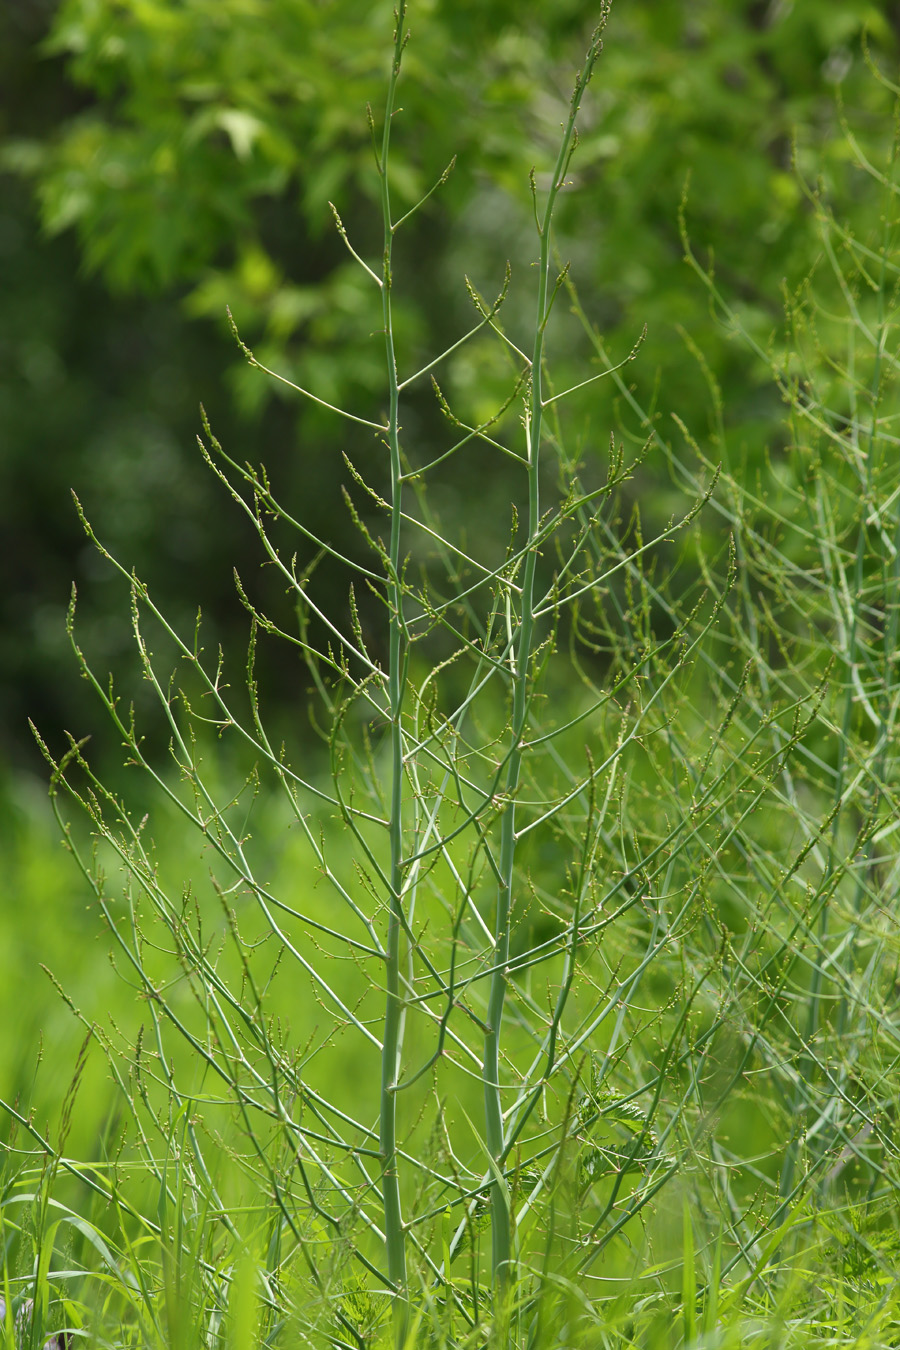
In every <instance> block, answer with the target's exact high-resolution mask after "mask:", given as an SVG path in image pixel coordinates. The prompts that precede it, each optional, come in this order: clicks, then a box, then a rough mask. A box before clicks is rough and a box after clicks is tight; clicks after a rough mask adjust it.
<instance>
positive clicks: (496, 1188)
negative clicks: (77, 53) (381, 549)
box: [483, 5, 609, 1288]
mask: <svg viewBox="0 0 900 1350" xmlns="http://www.w3.org/2000/svg"><path fill="white" fill-rule="evenodd" d="M608 13H609V6H608V5H604V6H602V7H601V21H600V25H599V26H598V28H597V29H596V31H595V32H594V36H593V38H592V40H591V45H590V48H589V50H588V53H587V56H586V58H585V62H584V65H583V66H582V68H581V70H580V71H579V74H578V77H577V79H576V81H575V90H574V93H573V95H572V103H571V107H570V110H569V118H568V121H567V123H566V127H565V131H564V133H563V139H562V143H561V145H560V148H559V154H558V156H557V160H556V165H555V168H554V170H553V179H552V182H551V185H550V191H549V193H548V195H547V202H546V205H545V207H544V214H543V219H542V220H541V221H540V223H539V224H538V233H539V237H540V242H541V257H540V269H539V276H538V295H537V311H536V315H535V331H534V347H533V352H532V365H531V382H530V387H529V393H528V397H527V405H526V413H525V435H526V451H527V466H528V548H527V552H526V555H525V566H524V570H523V575H522V593H521V601H520V603H521V611H520V618H519V629H518V634H517V641H516V644H515V647H514V650H513V652H512V655H511V658H510V660H511V666H512V694H513V706H512V726H511V737H512V744H511V749H510V753H509V758H508V760H507V770H506V782H505V784H504V790H505V798H506V809H505V811H504V813H503V819H502V822H501V826H500V859H499V872H500V881H499V883H498V887H497V912H496V917H495V920H494V963H493V965H494V970H493V974H492V976H491V986H490V993H489V995H488V1013H487V1031H486V1033H485V1038H484V1067H483V1078H484V1116H485V1135H486V1142H487V1146H488V1149H489V1151H490V1154H491V1158H492V1159H493V1161H494V1165H495V1174H494V1179H493V1182H492V1184H491V1235H492V1238H491V1268H492V1272H493V1275H494V1279H495V1280H496V1281H497V1283H498V1285H499V1286H500V1288H505V1287H506V1285H507V1283H508V1281H509V1277H510V1264H511V1260H512V1242H513V1233H512V1216H511V1211H510V1203H509V1193H508V1191H507V1188H506V1186H505V1185H504V1184H503V1182H502V1180H501V1178H500V1175H499V1168H500V1167H501V1166H502V1164H503V1158H504V1153H505V1149H504V1128H503V1106H502V1100H501V1091H500V1040H501V1029H502V1024H503V1006H504V1002H505V1000H506V989H507V984H508V963H509V930H510V919H511V914H512V897H513V873H514V868H515V861H516V793H517V792H518V788H519V778H520V775H521V770H522V756H523V752H524V743H523V738H524V735H525V729H526V723H527V719H528V708H529V702H530V695H531V662H532V656H533V652H534V633H535V615H534V577H535V571H536V568H537V559H538V551H539V550H538V533H539V528H540V515H541V503H540V473H541V465H540V449H541V436H542V433H543V426H542V423H543V412H544V404H543V398H542V385H541V375H542V366H543V359H544V332H545V330H546V326H547V320H548V318H549V314H550V307H551V305H552V303H553V295H551V294H550V231H551V224H552V220H553V211H554V207H555V205H556V198H557V196H558V194H559V190H560V188H561V187H562V186H563V181H564V179H565V175H566V172H567V170H568V166H569V160H570V159H571V155H572V151H573V149H574V146H575V139H576V136H575V119H576V117H577V115H578V109H579V107H580V105H581V98H582V95H583V93H584V90H585V88H586V87H587V83H588V81H589V80H590V78H591V74H592V72H593V68H594V65H595V63H596V60H597V57H598V56H599V55H600V51H601V47H602V42H601V33H602V30H603V27H604V26H605V23H606V19H607V16H608Z"/></svg>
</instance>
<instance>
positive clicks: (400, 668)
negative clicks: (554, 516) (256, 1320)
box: [378, 0, 407, 1345]
mask: <svg viewBox="0 0 900 1350" xmlns="http://www.w3.org/2000/svg"><path fill="white" fill-rule="evenodd" d="M405 14H406V3H405V0H399V4H398V8H397V11H396V23H397V26H396V30H395V33H394V60H393V65H392V68H391V78H390V83H389V85H388V96H387V105H386V107H385V115H384V132H383V135H382V142H381V159H380V162H379V166H378V167H379V174H380V177H381V206H382V213H383V217H384V259H383V271H382V280H381V299H382V311H383V315H384V341H385V351H386V357H387V370H388V380H389V386H390V409H389V414H388V447H389V451H390V463H391V540H390V555H389V557H390V562H389V569H388V573H389V574H388V578H387V585H388V600H389V610H390V619H389V623H390V636H389V659H388V698H389V702H390V725H391V815H390V842H391V868H390V896H389V907H390V908H389V916H388V932H387V948H386V957H385V964H386V978H385V987H386V991H387V993H386V1001H385V1011H384V1041H383V1047H382V1052H381V1126H380V1138H379V1151H380V1155H381V1188H382V1199H383V1203H384V1232H385V1244H386V1247H387V1260H388V1275H389V1276H390V1280H391V1284H392V1286H393V1289H394V1295H395V1302H394V1308H395V1316H394V1326H395V1331H396V1341H397V1344H398V1345H401V1344H402V1343H403V1342H404V1341H405V1339H406V1325H407V1275H406V1236H405V1232H404V1227H403V1214H402V1211H401V1207H400V1178H399V1175H398V1169H397V1161H398V1159H397V1075H398V1069H399V1061H400V1051H401V1040H402V1014H403V1001H402V997H401V993H400V942H401V936H402V932H403V913H402V906H403V899H402V890H403V815H402V811H403V729H402V725H401V716H402V711H403V691H404V684H405V678H404V653H403V629H404V625H403V608H402V607H403V594H402V589H401V586H400V542H401V532H400V527H401V520H402V492H403V487H402V481H401V468H400V423H399V404H400V391H399V386H398V380H397V361H396V355H395V352H394V332H393V325H392V319H391V258H392V251H393V234H394V231H393V225H392V223H391V200H390V188H389V184H388V157H389V153H390V139H391V120H392V118H393V115H394V102H395V94H396V88H397V78H398V76H399V74H400V58H401V54H402V51H403V46H404V41H405V39H404V34H403V22H404V18H405Z"/></svg>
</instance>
